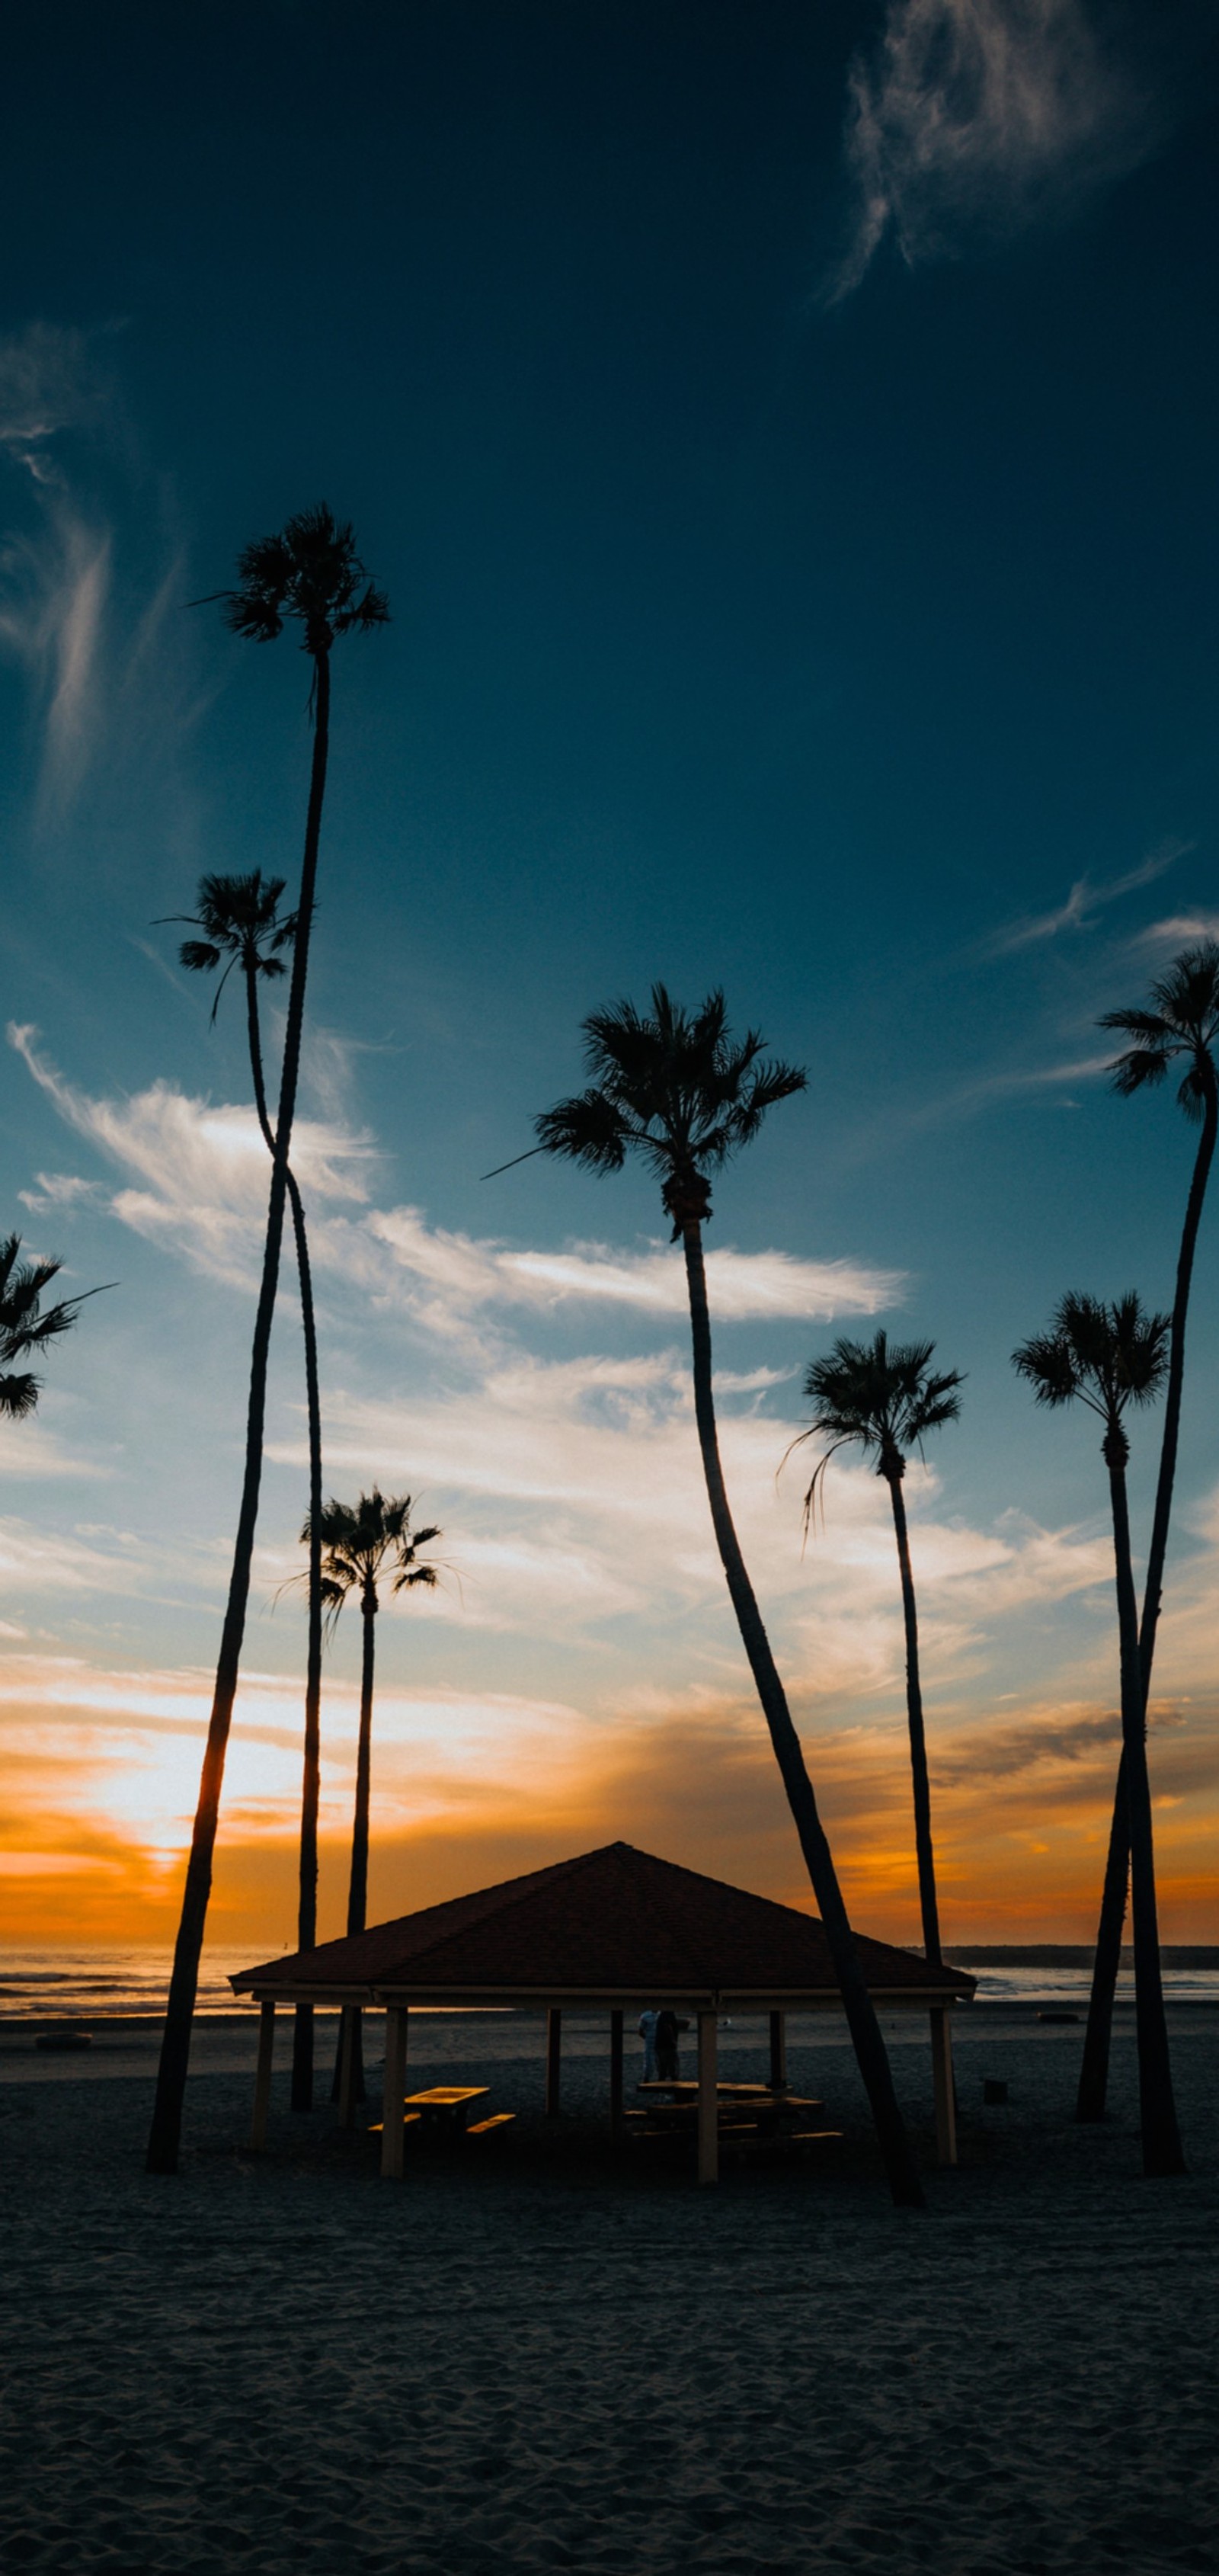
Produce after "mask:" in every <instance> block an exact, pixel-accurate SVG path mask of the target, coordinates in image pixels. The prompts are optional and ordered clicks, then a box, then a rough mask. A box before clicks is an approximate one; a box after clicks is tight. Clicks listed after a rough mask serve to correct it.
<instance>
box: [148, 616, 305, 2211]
mask: <svg viewBox="0 0 1219 2576" xmlns="http://www.w3.org/2000/svg"><path fill="white" fill-rule="evenodd" d="M315 670H316V679H317V698H316V713H315V730H314V737H313V763H312V769H311V774H310V780H309V805H308V811H307V814H306V819H305V851H304V860H303V864H302V868H301V890H300V904H299V908H298V928H297V934H296V942H295V947H294V951H293V958H292V985H291V990H290V993H289V997H288V1025H287V1030H286V1033H285V1037H284V1060H283V1070H282V1073H281V1077H280V1091H279V1116H278V1118H277V1120H276V1127H275V1159H274V1162H273V1163H272V1166H271V1192H270V1199H269V1202H268V1207H267V1233H266V1244H265V1248H264V1252H263V1265H262V1284H261V1287H260V1290H259V1296H258V1311H257V1314H256V1316H255V1321H254V1346H253V1350H252V1352H251V1356H250V1393H249V1402H248V1407H247V1413H246V1448H245V1473H244V1476H243V1480H242V1489H241V1507H240V1510H239V1513H238V1518H237V1536H236V1540H235V1542H234V1547H233V1565H232V1572H231V1574H230V1577H229V1595H228V1604H227V1607H226V1610H225V1618H224V1627H223V1629H222V1631H221V1638H220V1654H219V1657H218V1660H217V1665H216V1681H215V1688H214V1691H213V1694H212V1711H211V1718H210V1721H209V1724H208V1732H207V1745H206V1749H205V1751H204V1756H203V1769H202V1775H201V1778H200V1782H199V1802H198V1806H197V1808H196V1810H195V1823H194V1830H193V1833H192V1836H191V1848H190V1857H189V1859H188V1861H187V1865H186V1885H185V1887H184V1889H183V1895H182V1914H181V1919H180V1921H179V1925H178V1937H177V1942H176V1944H175V1948H174V1964H173V1972H172V1975H171V1978H170V1985H169V1999H168V2003H167V2006H166V2012H165V2031H164V2036H163V2038H162V2042H161V2058H160V2064H159V2067H158V2070H157V2091H156V2100H155V2102H154V2105H153V2114H152V2124H151V2128H150V2131H149V2137H148V2153H147V2157H146V2159H145V2165H146V2170H147V2171H148V2172H149V2173H164V2174H171V2173H176V2172H177V2169H178V2146H179V2142H180V2139H181V2134H182V2103H183V2098H184V2095H185V2092H186V2075H187V2068H188V2066H189V2063H190V2035H191V2024H192V2022H193V2020H194V2013H195V1996H196V1994H197V1992H198V1986H199V1958H200V1953H201V1951H202V1948H203V1934H204V1929H205V1926H206V1923H207V1905H208V1898H209V1896H210V1894H211V1887H212V1854H213V1852H214V1850H215V1845H216V1826H217V1822H218V1819H219V1813H220V1792H221V1789H222V1787H223V1783H224V1760H225V1754H226V1752H227V1750H228V1740H229V1729H230V1727H231V1725H232V1722H233V1703H234V1701H235V1699H236V1696H237V1676H238V1672H239V1670H240V1665H241V1644H242V1638H243V1635H244V1633H245V1615H246V1606H247V1603H248V1601H249V1594H250V1566H251V1562H252V1559H253V1555H254V1534H255V1530H256V1528H257V1525H258V1494H259V1487H260V1484H261V1481H262V1445H263V1430H264V1424H265V1419H266V1404H267V1361H268V1357H269V1353H270V1348H271V1324H272V1319H273V1317H274V1313H275V1291H276V1287H277V1285H278V1281H279V1256H280V1249H281V1246H282V1243H283V1230H284V1202H285V1199H286V1197H287V1186H288V1155H289V1152H290V1150H291V1144H292V1121H293V1117H294V1115H295V1111H296V1093H297V1085H298V1081H299V1077H300V1051H301V1032H302V1027H303V1023H304V1016H305V984H306V980H307V977H308V972H309V933H310V928H311V925H312V920H313V905H314V893H315V887H316V883H317V855H318V843H319V840H320V836H321V823H322V803H323V799H324V796H325V792H326V760H327V754H328V750H329V740H330V663H329V658H328V656H327V654H325V653H319V654H318V655H317V657H316V663H315Z"/></svg>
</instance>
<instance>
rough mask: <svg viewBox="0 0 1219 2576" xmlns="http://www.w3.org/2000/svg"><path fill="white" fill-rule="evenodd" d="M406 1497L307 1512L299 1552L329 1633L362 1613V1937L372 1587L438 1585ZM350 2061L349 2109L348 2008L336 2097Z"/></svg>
mask: <svg viewBox="0 0 1219 2576" xmlns="http://www.w3.org/2000/svg"><path fill="white" fill-rule="evenodd" d="M411 1503H412V1496H411V1495H410V1494H383V1493H382V1492H381V1490H380V1487H379V1486H377V1485H374V1486H373V1489H372V1492H371V1494H361V1496H360V1499H359V1502H358V1503H356V1504H354V1505H353V1504H351V1503H336V1502H335V1501H333V1500H331V1501H330V1502H328V1503H326V1504H325V1505H324V1506H323V1509H322V1510H321V1512H320V1513H319V1514H318V1515H317V1516H316V1517H315V1515H314V1514H313V1513H312V1512H310V1514H309V1517H308V1519H307V1521H306V1522H305V1526H304V1528H303V1530H302V1531H301V1544H302V1546H305V1547H309V1548H312V1547H313V1546H314V1544H315V1543H317V1544H320V1548H321V1563H322V1575H321V1595H322V1600H323V1602H324V1604H325V1615H326V1626H327V1630H328V1631H329V1632H331V1633H333V1630H334V1626H335V1622H336V1620H337V1619H338V1616H339V1612H340V1611H341V1609H342V1607H343V1603H344V1602H345V1601H346V1599H347V1597H348V1594H349V1593H352V1592H358V1593H359V1596H360V1614H361V1617H362V1619H363V1623H364V1654H363V1663H362V1669H361V1674H360V1734H359V1743H358V1746H357V1751H356V1804H355V1818H354V1822H353V1825H352V1835H351V1880H350V1885H349V1887H348V1893H347V1931H348V1937H349V1938H350V1936H351V1934H352V1933H353V1932H362V1931H363V1930H364V1925H365V1921H366V1919H367V1911H368V1819H369V1804H370V1789H371V1780H372V1695H373V1665H374V1657H375V1651H376V1628H375V1622H376V1617H377V1612H378V1610H379V1608H380V1602H379V1600H378V1597H377V1586H378V1584H379V1583H380V1582H381V1580H382V1578H383V1576H384V1575H385V1574H387V1573H389V1574H391V1575H392V1578H393V1580H392V1584H391V1589H392V1590H393V1591H394V1592H413V1591H414V1590H415V1589H416V1588H417V1587H418V1586H419V1585H422V1586H423V1587H424V1588H425V1589H426V1590H428V1591H430V1590H431V1589H432V1587H433V1586H434V1584H435V1582H436V1568H435V1566H434V1565H430V1564H429V1563H428V1562H427V1560H426V1559H425V1558H424V1557H423V1556H422V1555H421V1553H420V1551H421V1549H423V1548H425V1547H430V1546H431V1544H432V1541H433V1539H437V1538H439V1537H440V1535H441V1532H440V1531H439V1529H436V1528H431V1527H429V1528H427V1529H412V1528H411ZM344 2050H346V2051H347V2052H348V2055H349V2061H350V2072H349V2075H348V2080H347V2085H346V2088H345V2091H346V2098H347V2100H348V2102H349V2103H350V2102H352V2101H354V2100H356V2099H359V2100H361V2101H362V2100H363V2098H364V2069H363V2063H362V2054H361V2040H360V2013H359V2008H358V2006H357V2007H346V2008H345V2009H344V2012H343V2014H342V2017H341V2029H340V2043H339V2065H336V2068H335V2088H334V2089H335V2092H336V2093H337V2092H338V2091H339V2075H340V2066H341V2063H342V2057H343V2052H344Z"/></svg>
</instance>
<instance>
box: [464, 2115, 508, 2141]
mask: <svg viewBox="0 0 1219 2576" xmlns="http://www.w3.org/2000/svg"><path fill="white" fill-rule="evenodd" d="M515 2118H516V2113H515V2111H492V2113H491V2114H490V2117H489V2118H488V2119H486V2120H474V2121H473V2122H472V2123H471V2125H470V2127H469V2128H468V2129H467V2131H466V2136H467V2137H468V2138H485V2137H486V2134H487V2131H488V2129H506V2128H507V2125H508V2122H509V2120H515Z"/></svg>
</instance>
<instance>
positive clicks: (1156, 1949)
mask: <svg viewBox="0 0 1219 2576" xmlns="http://www.w3.org/2000/svg"><path fill="white" fill-rule="evenodd" d="M1104 1452H1105V1463H1106V1465H1107V1467H1108V1469H1109V1495H1110V1500H1111V1503H1112V1506H1113V1553H1114V1561H1115V1568H1116V1576H1117V1616H1118V1632H1119V1635H1120V1639H1121V1676H1122V1750H1123V1755H1124V1760H1125V1770H1126V1810H1127V1814H1128V1817H1129V1820H1130V1877H1131V1896H1132V1912H1133V1915H1134V2002H1135V2021H1136V2025H1137V2029H1138V2044H1139V2113H1140V2119H1141V2124H1142V2132H1143V2171H1144V2173H1145V2174H1183V2173H1184V2172H1185V2169H1186V2168H1185V2158H1184V2155H1183V2153H1182V2150H1181V2137H1180V2132H1179V2130H1178V2127H1177V2114H1176V2106H1175V2104H1174V2101H1173V2091H1172V2068H1171V2065H1170V2062H1169V2055H1168V2027H1167V2024H1166V2022H1165V2018H1164V1990H1163V1986H1162V1984H1161V1982H1160V1944H1159V1933H1158V1929H1157V1925H1156V1886H1155V1855H1154V1850H1153V1845H1152V1831H1151V1783H1150V1781H1149V1779H1148V1776H1147V1729H1146V1722H1145V1708H1146V1696H1145V1693H1144V1689H1143V1674H1142V1666H1141V1661H1140V1655H1139V1621H1138V1609H1137V1605H1136V1602H1135V1592H1134V1568H1133V1565H1132V1563H1131V1556H1130V1518H1129V1512H1128V1509H1127V1502H1126V1441H1125V1436H1124V1434H1123V1433H1122V1432H1121V1431H1120V1429H1117V1428H1114V1429H1111V1430H1110V1431H1109V1432H1108V1433H1107V1434H1106V1438H1105V1443H1104Z"/></svg>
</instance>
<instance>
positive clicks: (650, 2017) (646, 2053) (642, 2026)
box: [639, 2004, 660, 2084]
mask: <svg viewBox="0 0 1219 2576" xmlns="http://www.w3.org/2000/svg"><path fill="white" fill-rule="evenodd" d="M659 2018H660V2016H659V2014H658V2013H657V2012H656V2010H655V2008H654V2006H652V2005H651V2004H649V2005H648V2008H647V2010H646V2012H641V2013H640V2016H639V2036H640V2038H641V2040H642V2041H643V2074H642V2076H641V2078H640V2082H641V2083H643V2084H654V2083H655V2081H656V2024H657V2021H658V2020H659Z"/></svg>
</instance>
